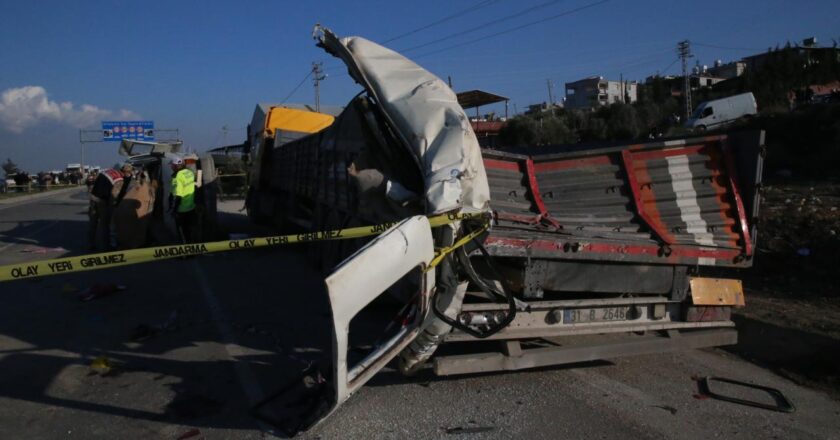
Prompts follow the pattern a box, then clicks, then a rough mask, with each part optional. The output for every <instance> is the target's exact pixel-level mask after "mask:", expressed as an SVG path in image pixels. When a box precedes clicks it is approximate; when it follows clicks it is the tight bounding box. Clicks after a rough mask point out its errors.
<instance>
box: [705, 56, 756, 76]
mask: <svg viewBox="0 0 840 440" xmlns="http://www.w3.org/2000/svg"><path fill="white" fill-rule="evenodd" d="M746 69H747V63H745V62H743V61H732V62H730V63H726V64H723V62H721V61H720V60H717V61H715V65H714V67H709V69H708V71H707V73H708V74H709V75H710V76H713V77H717V78H723V79H730V78H737V77H739V76H741V75H743V74H744V71H745V70H746Z"/></svg>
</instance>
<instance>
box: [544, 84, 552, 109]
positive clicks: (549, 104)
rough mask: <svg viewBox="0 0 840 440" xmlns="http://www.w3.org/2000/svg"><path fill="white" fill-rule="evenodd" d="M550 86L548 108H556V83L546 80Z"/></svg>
mask: <svg viewBox="0 0 840 440" xmlns="http://www.w3.org/2000/svg"><path fill="white" fill-rule="evenodd" d="M545 83H546V84H548V108H550V109H551V108H554V83H552V82H551V80H550V79H547V80H545Z"/></svg>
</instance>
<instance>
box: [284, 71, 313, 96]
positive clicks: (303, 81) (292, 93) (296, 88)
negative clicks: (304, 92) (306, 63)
mask: <svg viewBox="0 0 840 440" xmlns="http://www.w3.org/2000/svg"><path fill="white" fill-rule="evenodd" d="M311 75H312V70H310V71H309V73H307V74H306V76H304V77H303V79H302V80H300V82H299V83H298V85H296V86H295V88H294V89H292V91H291V92H289V94H288V95H286V97H285V98H283V100H282V101H280V104H285V103H286V101H288V100H289V98H291V97H292V95H294V94H295V92H297V91H298V89H299V88H300V86H302V85H303V83H305V82H306V80H307V79H309V77H310V76H311Z"/></svg>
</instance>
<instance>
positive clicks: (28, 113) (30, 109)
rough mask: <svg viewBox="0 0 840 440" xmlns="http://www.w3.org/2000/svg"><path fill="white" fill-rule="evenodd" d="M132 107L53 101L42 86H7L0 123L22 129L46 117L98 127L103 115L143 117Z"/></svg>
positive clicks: (13, 129)
mask: <svg viewBox="0 0 840 440" xmlns="http://www.w3.org/2000/svg"><path fill="white" fill-rule="evenodd" d="M139 118H140V116H139V115H137V114H136V113H134V112H132V111H130V110H125V109H122V110H119V111H112V110H107V109H102V108H99V107H97V106H95V105H90V104H81V105H78V106H77V105H75V104H73V103H72V102H56V101H51V100H50V99H49V98H48V97H47V90H46V89H44V88H43V87H41V86H24V87H16V88H11V89H6V90H4V91H3V94H2V96H0V127H2V128H4V129H6V130H8V131H11V132H14V133H22V132H23V131H24V130H26V129H27V128H28V127H31V126H33V125H35V124H38V123H41V122H42V121H53V122H58V123H62V124H67V125H70V126H73V127H76V128H90V127H96V126H97V125H98V124H99V121H101V120H103V119H139Z"/></svg>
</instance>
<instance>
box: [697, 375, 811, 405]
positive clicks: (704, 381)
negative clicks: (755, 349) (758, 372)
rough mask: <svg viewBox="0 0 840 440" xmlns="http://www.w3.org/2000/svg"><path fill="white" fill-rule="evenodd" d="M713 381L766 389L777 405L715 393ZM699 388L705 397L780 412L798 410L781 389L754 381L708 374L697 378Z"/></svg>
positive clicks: (699, 391)
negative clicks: (756, 383) (753, 382)
mask: <svg viewBox="0 0 840 440" xmlns="http://www.w3.org/2000/svg"><path fill="white" fill-rule="evenodd" d="M711 382H721V383H727V384H730V385H737V386H741V387H745V388H752V389H756V390H759V391H764V392H765V393H767V394H768V395H770V397H772V398H773V400H774V401H775V403H776V404H775V405H769V404H766V403H762V402H756V401H753V400H746V399H740V398H737V397H732V396H726V395H723V394H718V393H715V392H713V391H712V390H711V388H710V383H711ZM697 390H698V393H699V395H701V396H705V397H708V398H712V399H717V400H722V401H724V402H731V403H737V404H739V405H746V406H753V407H756V408H762V409H766V410H770V411H778V412H786V413H791V412H794V411H796V407H794V406H793V403H791V402H790V400H788V399H787V397H785V395H784V394H782V392H781V391H779V390H777V389H775V388H771V387H765V386H762V385H755V384H752V383H749V382H741V381H739V380H734V379H727V378H724V377H709V376H706V377H703V378H701V379H699V380H697Z"/></svg>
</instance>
